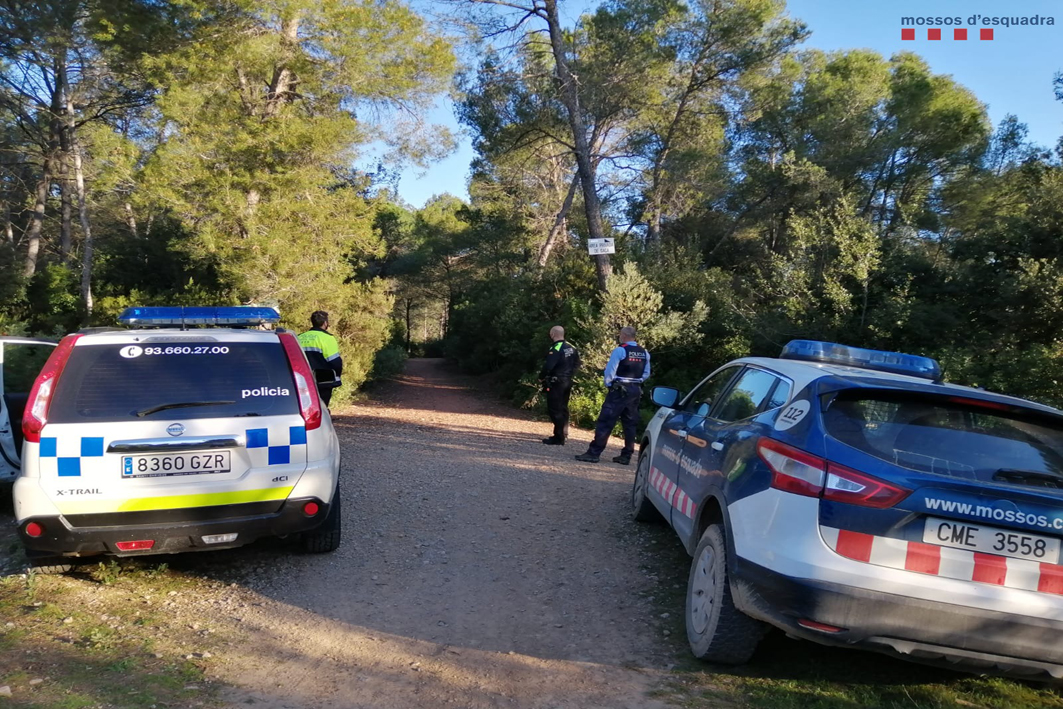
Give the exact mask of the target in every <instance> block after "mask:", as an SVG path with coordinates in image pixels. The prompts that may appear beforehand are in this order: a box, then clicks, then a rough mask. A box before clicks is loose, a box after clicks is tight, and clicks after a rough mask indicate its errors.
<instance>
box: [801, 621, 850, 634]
mask: <svg viewBox="0 0 1063 709" xmlns="http://www.w3.org/2000/svg"><path fill="white" fill-rule="evenodd" d="M797 624H798V625H800V626H801V627H802V628H808V629H809V630H815V631H817V632H820V633H831V634H833V633H840V632H842V631H844V630H845V628H839V627H838V626H837V625H827V624H826V623H818V622H816V621H814V620H809V619H808V618H801V619H800V620H798V621H797Z"/></svg>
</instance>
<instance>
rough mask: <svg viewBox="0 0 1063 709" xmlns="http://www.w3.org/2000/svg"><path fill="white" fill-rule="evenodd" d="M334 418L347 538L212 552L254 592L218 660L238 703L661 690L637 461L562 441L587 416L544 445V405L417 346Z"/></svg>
mask: <svg viewBox="0 0 1063 709" xmlns="http://www.w3.org/2000/svg"><path fill="white" fill-rule="evenodd" d="M335 422H336V425H337V430H338V433H339V436H340V440H341V442H342V445H343V471H342V475H341V485H342V494H343V505H344V507H343V513H344V520H343V525H344V529H343V534H344V541H343V545H342V546H341V548H340V549H339V550H338V551H336V552H335V553H333V554H327V555H321V556H302V555H299V554H295V553H292V552H291V551H290V550H286V549H283V548H280V547H279V545H277V546H276V547H270V546H269V545H266V546H265V547H261V546H258V547H253V548H251V549H245V550H239V551H237V552H232V553H227V554H225V555H224V556H220V557H216V558H215V560H214V561H212V562H211V563H210V564H207V565H206V566H208V567H216V568H218V570H219V574H218V575H219V576H221V577H225V578H226V580H229V579H230V578H234V576H233V574H236V576H235V577H236V578H238V579H239V580H241V581H243V583H244V584H245V585H246V586H248V587H250V590H251V591H252V592H253V593H252V595H251V597H252V598H253V599H256V600H254V602H252V603H249V604H247V607H246V608H245V609H244V610H243V611H241V617H240V618H239V620H240V626H241V627H242V629H243V634H244V636H245V637H246V638H247V641H246V642H245V643H243V644H242V645H240V646H239V647H235V648H232V649H231V650H230V651H228V652H227V653H226V654H227V657H226V661H225V663H224V665H223V666H222V669H221V677H220V679H222V680H223V681H224V682H225V683H227V684H230V685H233V686H234V687H235V688H236V689H234V690H233V695H232V696H231V697H229V699H230V700H231V701H232V702H233V703H234V704H239V705H240V706H257V707H267V708H269V709H281V708H291V709H296V708H298V709H302V708H304V707H374V708H375V707H380V708H384V707H387V708H388V709H403V708H405V707H445V706H457V707H476V708H478V707H533V708H536V709H539V708H544V709H545V708H548V707H549V708H562V707H566V708H567V707H580V708H588V709H589V708H595V707H602V708H605V707H609V708H610V709H615V708H621V707H640V708H641V707H646V708H653V707H659V706H663V705H662V704H660V703H659V702H658V701H657V700H655V699H653V698H652V696H651V695H652V693H653V689H654V688H655V687H657V686H659V685H660V682H661V681H662V679H663V678H664V676H665V674H666V673H665V670H666V667H667V665H668V662H669V660H670V659H671V658H673V657H674V655H675V651H676V647H675V646H676V641H675V640H669V639H668V638H666V637H665V636H664V631H663V630H661V628H660V627H659V622H658V621H657V620H656V619H657V614H658V612H659V609H658V608H657V607H656V606H655V605H654V604H653V602H652V599H651V598H649V596H652V594H653V593H654V591H655V589H654V579H653V577H652V576H651V575H648V574H647V573H646V571H645V570H644V562H645V560H646V558H645V552H644V551H640V546H641V545H640V544H639V543H638V539H639V535H640V534H643V533H644V532H641V531H639V530H637V529H635V527H636V526H637V525H634V523H632V522H630V521H629V520H628V518H627V515H626V512H627V509H626V506H627V496H628V494H629V490H630V484H631V476H632V474H633V472H634V471H633V469H632V468H631V467H621V466H618V465H615V464H611V463H601V464H598V465H592V464H585V463H577V462H576V461H574V460H573V456H574V455H575V454H577V453H581V452H583V450H585V447H586V443H587V441H588V440H589V435H588V434H587V433H586V432H576V433H575V436H574V440H572V441H571V442H570V443H569V445H568V446H566V447H563V448H561V447H553V446H543V445H542V444H541V443H540V439H541V438H542V437H543V436H545V435H547V433H548V424H546V423H544V422H538V421H534V420H531V419H530V418H529V417H527V416H525V415H523V414H522V413H520V412H517V411H514V410H513V409H511V408H508V407H505V406H503V405H501V404H499V403H497V402H495V401H493V400H492V398H491V397H490V396H488V395H485V394H484V393H482V392H479V391H476V387H475V380H469V379H464V378H462V377H459V376H457V375H455V374H453V373H451V372H450V371H449V370H448V369H447V368H446V366H445V365H444V364H443V363H442V361H440V360H411V361H410V362H409V363H408V366H407V370H406V374H405V375H404V376H403V377H401V378H399V379H398V380H396V381H394V382H391V383H388V384H387V385H385V386H383V387H382V388H381V389H379V390H378V391H377V392H376V393H375V394H374V396H373V398H372V400H371V401H369V402H368V403H365V404H361V405H358V406H355V407H351V408H349V409H347V410H344V411H343V412H342V413H341V414H338V415H337V416H336V417H335ZM612 455H614V453H613V452H612V450H610V451H607V457H606V458H603V460H608V457H611V456H612ZM230 562H231V563H233V564H234V565H235V566H233V567H228V568H227V569H226V570H225V572H224V573H222V572H221V569H220V567H221V566H225V565H227V564H228V563H230ZM197 567H198V568H197V571H198V572H199V573H202V572H204V571H207V570H208V569H205V568H204V565H202V564H197ZM243 568H246V573H244V571H242V570H241V569H243ZM680 575H681V572H680Z"/></svg>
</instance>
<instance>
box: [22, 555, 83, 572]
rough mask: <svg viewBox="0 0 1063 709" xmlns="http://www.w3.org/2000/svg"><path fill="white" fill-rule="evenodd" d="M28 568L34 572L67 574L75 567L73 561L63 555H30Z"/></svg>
mask: <svg viewBox="0 0 1063 709" xmlns="http://www.w3.org/2000/svg"><path fill="white" fill-rule="evenodd" d="M28 562H29V563H28V564H27V569H28V570H29V571H30V572H31V573H34V574H44V575H51V574H65V573H67V572H68V571H71V570H72V569H73V568H74V564H73V562H71V560H70V559H66V558H64V557H62V556H30V557H29V558H28Z"/></svg>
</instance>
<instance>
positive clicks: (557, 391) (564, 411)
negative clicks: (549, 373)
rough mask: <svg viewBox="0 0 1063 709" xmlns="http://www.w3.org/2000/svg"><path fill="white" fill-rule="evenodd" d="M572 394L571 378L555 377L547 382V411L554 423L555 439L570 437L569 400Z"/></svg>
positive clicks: (561, 439)
mask: <svg viewBox="0 0 1063 709" xmlns="http://www.w3.org/2000/svg"><path fill="white" fill-rule="evenodd" d="M571 396H572V380H571V379H554V380H553V381H547V383H546V411H547V413H548V414H549V415H550V420H551V421H553V423H554V435H553V439H554V440H555V441H564V440H566V439H567V438H568V400H569V397H571Z"/></svg>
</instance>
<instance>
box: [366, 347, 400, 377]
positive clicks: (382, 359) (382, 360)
mask: <svg viewBox="0 0 1063 709" xmlns="http://www.w3.org/2000/svg"><path fill="white" fill-rule="evenodd" d="M405 367H406V350H404V349H403V348H402V347H400V346H398V345H388V346H387V347H384V348H383V349H380V350H377V353H376V355H375V356H374V357H373V369H372V371H370V373H369V379H370V380H372V381H379V380H381V379H389V378H391V377H394V376H398V375H399V374H402V370H403V369H404V368H405Z"/></svg>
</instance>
